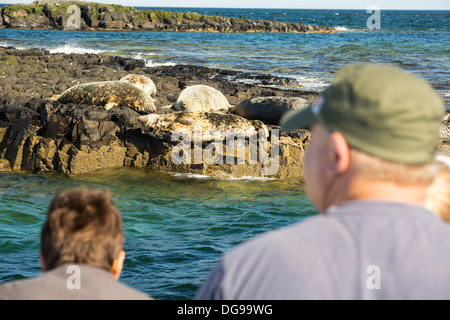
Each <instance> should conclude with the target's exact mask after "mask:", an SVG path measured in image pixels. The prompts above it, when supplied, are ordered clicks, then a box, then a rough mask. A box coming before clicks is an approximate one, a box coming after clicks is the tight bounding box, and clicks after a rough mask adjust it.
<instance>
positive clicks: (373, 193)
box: [326, 179, 426, 208]
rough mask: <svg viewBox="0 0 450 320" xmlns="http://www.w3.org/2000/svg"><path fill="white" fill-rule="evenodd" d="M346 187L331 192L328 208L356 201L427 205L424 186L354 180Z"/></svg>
mask: <svg viewBox="0 0 450 320" xmlns="http://www.w3.org/2000/svg"><path fill="white" fill-rule="evenodd" d="M344 185H345V186H346V188H339V189H337V188H336V189H335V190H334V191H333V192H330V197H328V199H327V204H326V208H328V207H330V206H332V205H339V204H342V203H345V202H349V201H356V200H377V201H386V202H401V203H407V204H413V205H418V206H424V204H425V198H426V187H425V186H422V185H399V184H396V183H393V182H390V181H366V180H362V179H354V180H352V181H351V182H347V184H344ZM335 186H336V187H337V186H338V185H335Z"/></svg>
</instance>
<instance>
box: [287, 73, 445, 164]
mask: <svg viewBox="0 0 450 320" xmlns="http://www.w3.org/2000/svg"><path fill="white" fill-rule="evenodd" d="M443 115H444V104H443V101H442V99H441V98H440V97H439V96H438V94H437V93H436V91H435V90H434V89H433V88H432V87H431V85H429V84H428V83H427V82H426V81H425V80H423V79H421V78H419V77H417V76H415V75H412V74H411V73H409V72H406V71H403V70H401V69H400V68H396V67H392V66H387V65H376V64H354V65H351V66H349V67H346V68H343V69H342V70H341V71H339V72H338V73H337V74H336V76H335V77H334V79H333V80H332V82H331V84H330V85H329V86H328V87H327V88H326V89H325V90H324V91H323V92H322V94H321V95H319V97H318V99H317V101H316V103H315V104H313V105H311V106H309V107H308V108H306V109H300V110H291V111H288V112H286V113H285V114H284V115H283V116H282V118H281V120H280V125H281V128H282V130H284V131H292V130H295V129H306V128H308V127H310V126H311V125H312V124H314V123H319V124H321V125H322V126H324V127H325V128H327V129H328V130H329V131H330V132H336V131H337V132H340V133H341V134H342V135H343V136H344V138H345V139H346V140H347V142H348V144H349V145H350V146H352V147H354V148H355V149H358V150H360V151H363V152H366V153H367V154H370V155H373V156H376V157H378V158H382V159H385V160H389V161H392V162H400V163H407V164H426V163H432V162H434V161H435V155H436V150H437V146H438V143H439V128H440V125H441V122H442V119H443Z"/></svg>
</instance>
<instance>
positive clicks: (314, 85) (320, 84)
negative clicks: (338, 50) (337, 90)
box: [293, 75, 329, 91]
mask: <svg viewBox="0 0 450 320" xmlns="http://www.w3.org/2000/svg"><path fill="white" fill-rule="evenodd" d="M293 77H294V78H295V79H296V80H297V82H298V83H299V84H300V85H301V86H302V88H303V89H306V90H311V91H321V90H323V89H324V88H326V87H327V86H328V84H329V83H328V82H326V81H325V80H323V79H319V78H317V77H312V76H298V75H295V76H293Z"/></svg>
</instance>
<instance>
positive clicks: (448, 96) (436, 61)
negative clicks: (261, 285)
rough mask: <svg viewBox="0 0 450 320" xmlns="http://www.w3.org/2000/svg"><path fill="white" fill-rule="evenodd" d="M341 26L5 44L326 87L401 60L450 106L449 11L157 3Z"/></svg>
mask: <svg viewBox="0 0 450 320" xmlns="http://www.w3.org/2000/svg"><path fill="white" fill-rule="evenodd" d="M152 9H161V10H171V11H183V12H197V13H199V14H207V15H216V14H217V13H218V14H219V15H222V16H227V17H236V18H239V17H247V18H248V19H264V20H273V19H276V20H277V21H288V22H300V21H303V23H305V24H318V25H326V26H332V27H337V28H339V29H340V30H341V32H339V33H336V34H297V33H281V34H277V33H262V34H252V33H248V34H229V33H177V32H149V31H140V32H83V31H58V30H51V31H41V30H12V29H0V46H15V47H18V48H29V47H38V48H46V49H49V50H50V52H65V53H71V52H75V53H87V52H93V53H105V54H113V55H122V56H128V57H136V58H139V59H144V60H145V61H146V64H147V66H157V65H174V64H191V65H201V66H207V67H214V68H222V69H232V70H242V71H248V72H257V73H270V74H275V75H283V76H289V77H294V78H296V79H297V80H298V82H299V84H301V85H303V86H304V87H305V89H312V90H321V89H323V88H324V87H325V86H326V85H327V84H328V83H329V81H330V80H331V78H332V76H333V74H334V73H335V72H336V71H337V70H339V69H340V68H342V67H343V66H345V65H348V64H350V63H354V62H377V63H387V64H393V65H398V66H400V67H402V68H405V69H406V70H409V71H411V72H414V73H417V74H419V75H420V76H422V77H424V78H425V79H427V80H428V81H430V83H431V84H432V85H433V86H434V87H435V89H436V90H438V92H439V93H440V95H441V96H442V97H443V98H444V99H445V100H446V105H447V108H449V109H450V82H449V78H450V70H449V66H450V11H411V10H404V11H398V10H381V11H380V17H379V18H380V19H379V21H380V29H373V30H369V29H368V19H369V18H370V17H371V14H370V13H367V11H366V10H300V9H290V10H289V9H220V8H219V9H218V8H152Z"/></svg>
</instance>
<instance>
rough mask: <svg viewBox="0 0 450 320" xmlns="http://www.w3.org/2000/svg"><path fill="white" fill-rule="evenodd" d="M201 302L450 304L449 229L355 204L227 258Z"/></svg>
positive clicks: (420, 213)
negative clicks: (403, 301) (440, 301)
mask: <svg viewBox="0 0 450 320" xmlns="http://www.w3.org/2000/svg"><path fill="white" fill-rule="evenodd" d="M195 299H198V300H213V299H221V300H226V299H248V300H265V299H270V300H277V299H283V300H293V299H450V224H447V223H445V222H443V221H441V219H440V218H439V217H437V216H436V215H435V214H434V213H432V212H430V211H427V210H425V209H424V208H422V207H419V206H414V205H407V204H401V203H390V202H389V203H388V202H378V201H355V202H351V203H347V204H343V205H340V206H337V207H332V208H330V209H329V210H328V211H327V212H326V213H325V214H321V215H317V216H314V217H310V218H307V219H305V220H303V221H301V222H299V223H296V224H294V225H292V226H289V227H285V228H282V229H279V230H276V231H271V232H268V233H266V234H264V235H261V236H259V237H256V238H254V239H252V240H249V241H247V242H245V243H243V244H241V245H239V246H237V247H236V248H234V249H233V250H231V251H229V252H228V253H226V254H224V255H223V257H222V258H221V260H220V261H219V262H218V264H217V265H216V266H215V268H214V269H213V270H212V272H211V273H210V274H209V276H208V277H207V279H206V281H205V282H204V284H203V285H202V286H201V287H200V289H199V291H198V292H197V295H196V297H195Z"/></svg>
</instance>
